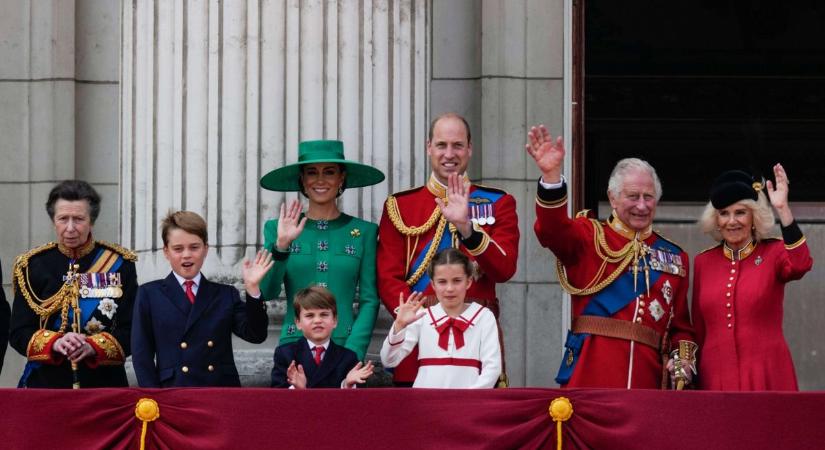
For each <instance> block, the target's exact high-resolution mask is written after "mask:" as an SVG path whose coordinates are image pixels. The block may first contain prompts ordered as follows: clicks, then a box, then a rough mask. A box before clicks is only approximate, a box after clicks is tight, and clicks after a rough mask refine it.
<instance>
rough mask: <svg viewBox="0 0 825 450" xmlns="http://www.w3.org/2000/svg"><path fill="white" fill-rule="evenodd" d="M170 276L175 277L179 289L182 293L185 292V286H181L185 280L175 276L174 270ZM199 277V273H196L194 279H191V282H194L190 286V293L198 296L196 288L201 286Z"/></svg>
mask: <svg viewBox="0 0 825 450" xmlns="http://www.w3.org/2000/svg"><path fill="white" fill-rule="evenodd" d="M172 274H174V275H175V278H176V279H177V280H178V285H179V286H180V288H181V289H183V292H186V286H184V285H183V283H185V282H186V278H183V277H182V276H180V275H178V274H176V273H175V271H174V270H173V271H172ZM201 277H202V275H201V273H200V272H198V274H197V275H195V278H192V281H194V282H195V284H193V285H192V292H193V293H195V295H198V287H199V286H200V285H201Z"/></svg>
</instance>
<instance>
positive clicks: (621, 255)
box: [556, 219, 649, 295]
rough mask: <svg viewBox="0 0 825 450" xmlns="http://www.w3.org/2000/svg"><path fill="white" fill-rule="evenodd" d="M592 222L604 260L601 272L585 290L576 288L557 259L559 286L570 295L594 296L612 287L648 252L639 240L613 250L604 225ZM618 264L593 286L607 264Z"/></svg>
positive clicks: (600, 253) (596, 244)
mask: <svg viewBox="0 0 825 450" xmlns="http://www.w3.org/2000/svg"><path fill="white" fill-rule="evenodd" d="M590 221H591V222H592V223H593V235H594V236H593V237H594V239H593V240H594V241H595V242H594V247H595V249H596V254H597V255H598V256H599V258H601V260H602V265H601V267H599V271H598V272H597V273H596V275H595V276H594V277H593V279H592V280H590V282H589V283H587V285H586V286H585V287H583V288H576V287H574V286H573V285H572V284H570V280H568V279H567V271H566V270H565V268H564V264H562V262H561V260H559V259H558V258H556V272H557V273H558V276H559V284H560V285H561V287H562V288H564V290H565V291H567V292H568V293H569V294H570V295H592V294H595V293H597V292H599V291H601V290H602V289H604V288H605V287H607V286H608V285H610V283H612V282H613V281H615V280H616V278H618V277H619V275H621V274H622V272H624V270H625V269H626V268H627V266H628V265H630V263H631V262H636V263H637V264H638V260H639V258H640V257H642V256H644V253H645V252H646V250H645V249H644V246H643V245H642V242H640V241H639V240H637V239H632V240H631V241H630V242H628V243H627V244H626V245H625V246H624V247H622V248H621V249H620V250H612V249H611V248H610V246H609V245H607V240H605V237H604V230H603V229H602V224H601V223H599V221H597V220H594V219H590ZM602 252H604V253H602ZM605 253H606V255H605ZM617 262H619V267H617V268H616V270H614V271H613V272H612V273H611V274H610V275H608V276H607V278H605V279H603V280H602V281H600V282H598V283H597V284H596V285H595V286H593V284H594V283H596V280H598V279H599V278H601V276H602V274H604V269H605V268H606V267H607V264H608V263H617ZM648 288H649V287H648Z"/></svg>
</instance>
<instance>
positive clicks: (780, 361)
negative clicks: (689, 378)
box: [692, 164, 813, 391]
mask: <svg viewBox="0 0 825 450" xmlns="http://www.w3.org/2000/svg"><path fill="white" fill-rule="evenodd" d="M773 172H774V178H775V180H776V182H775V184H774V183H772V182H771V181H768V182H767V183H766V185H767V186H766V187H767V194H768V195H767V197H768V198H766V196H765V191H764V190H763V189H762V183H761V182H755V181H754V179H753V177H752V176H751V175H750V174H748V173H746V172H743V171H739V170H732V171H728V172H725V173H723V174H722V175H721V176H719V178H717V179H716V180H715V181H714V183H713V186H712V187H711V191H710V203H708V205H707V207H706V208H705V212H704V214H703V215H702V219H701V220H700V221H699V224H700V226H701V228H702V231H704V232H705V233H707V234H709V235H710V236H711V237H712V238H713V239H714V240H715V241H717V242H719V243H718V244H717V245H716V246H714V247H712V248H710V249H708V250H705V251H704V252H702V253H700V254H699V255H697V256H696V259H695V272H694V277H693V305H692V308H693V321H694V326H695V329H696V338H697V341H698V344H699V350H700V351H701V353H702V356H701V357H700V358H699V386H700V387H701V388H702V389H712V390H723V391H759V390H783V391H784V390H794V391H795V390H798V386H797V382H796V372H795V371H794V365H793V359H792V358H791V353H790V351H789V350H788V344H787V343H786V342H785V337H784V336H783V334H782V315H783V303H784V297H785V284H787V283H788V282H790V281H793V280H798V279H800V278H802V276H803V275H805V273H807V272H808V271H809V270H811V267H812V265H813V260H812V259H811V254H810V252H809V250H808V244H807V243H806V242H805V236H804V235H803V234H802V231H801V230H800V229H799V226H798V225H797V224H796V222H795V221H794V218H793V214H792V213H791V209H790V207H789V206H788V185H789V184H790V183H789V182H788V176H787V175H786V173H785V169H784V168H783V167H782V165H781V164H776V165H775V166H774V167H773ZM768 200H770V204H769V203H768ZM771 206H773V211H772V210H771ZM774 211H776V216H778V217H779V222H780V225H781V230H782V239H775V238H771V237H769V236H770V234H771V230H772V228H773V226H774V221H775V218H774Z"/></svg>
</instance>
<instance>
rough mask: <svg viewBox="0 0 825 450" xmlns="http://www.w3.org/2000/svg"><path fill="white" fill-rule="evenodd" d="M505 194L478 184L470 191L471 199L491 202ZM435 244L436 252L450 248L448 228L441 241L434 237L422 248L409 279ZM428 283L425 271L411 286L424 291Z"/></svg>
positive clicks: (411, 268) (416, 290)
mask: <svg viewBox="0 0 825 450" xmlns="http://www.w3.org/2000/svg"><path fill="white" fill-rule="evenodd" d="M503 196H504V193H502V192H491V191H487V190H484V189H483V188H480V187H478V186H476V189H475V190H474V191H473V192H470V198H471V199H472V198H475V199H485V200H487V203H490V204H494V203H495V202H496V201H498V199H500V198H501V197H503ZM447 226H449V225H447ZM433 236H435V235H433ZM433 245H437V247H436V250H435V252H436V253H438V252H440V251H441V250H444V249H445V248H449V247H450V246H451V245H452V235H451V234H450V233H449V232H448V231H447V230H445V231H444V234H442V235H441V241H439V242H438V243H436V244H434V243H433V239H430V240H429V241H428V242H427V243H426V244H425V246H424V248H423V249H422V250H421V252H420V253H419V254H418V256H417V257H416V258H415V260H414V261H413V263H412V265H410V270H409V271H408V272H407V279H409V278H410V277H411V276H412V274H414V273H415V271H416V270H418V267H420V266H421V264H423V263H424V256H425V255H426V254H427V252H428V251H429V250H430V248H431V247H432V246H433ZM428 284H430V275H429V274H428V273H427V272H426V271H425V272H424V274H422V275H421V278H419V279H418V281H417V282H416V283H415V284H414V285H412V286H411V288H412V290H413V291H415V292H424V290H425V289H427V285H428Z"/></svg>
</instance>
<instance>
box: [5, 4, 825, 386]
mask: <svg viewBox="0 0 825 450" xmlns="http://www.w3.org/2000/svg"><path fill="white" fill-rule="evenodd" d="M0 7H2V9H3V11H4V12H5V14H4V15H3V17H2V18H0V35H3V38H2V39H0V56H2V58H3V61H4V62H6V63H5V64H3V65H0V132H2V135H3V136H4V139H3V140H2V141H0V148H2V155H3V163H2V164H0V186H2V190H0V208H3V209H2V210H3V211H7V212H12V213H6V214H3V215H2V216H0V227H2V230H3V239H2V241H1V242H0V258H2V261H3V263H4V277H3V281H4V283H5V285H4V288H5V289H6V292H7V294H8V293H10V288H9V274H10V267H11V263H12V260H13V258H14V256H15V255H17V254H19V253H21V252H23V251H25V250H26V249H28V248H30V247H32V246H34V245H37V244H39V243H42V242H45V241H49V240H53V231H52V229H51V228H50V223H49V221H48V217H47V216H46V214H45V211H44V208H43V204H44V202H45V198H46V194H47V192H48V190H49V189H50V188H51V186H52V185H53V184H54V183H55V182H56V181H59V180H62V179H67V178H82V179H86V180H88V181H90V182H91V183H92V184H93V185H94V186H95V187H96V188H97V189H98V190H99V191H100V192H101V194H102V195H103V197H104V200H103V211H102V214H101V216H100V218H99V219H98V223H97V224H96V226H95V233H94V234H95V237H97V238H99V239H107V240H113V241H118V242H120V243H122V244H123V245H125V246H127V247H131V248H133V249H135V250H136V251H137V252H138V254H139V256H140V261H139V264H138V273H139V277H140V281H141V282H145V281H148V280H151V279H155V278H158V277H161V276H164V275H165V274H166V273H167V271H168V265H167V263H166V261H165V259H164V258H163V254H162V251H161V248H162V242H161V239H160V235H159V229H158V222H159V218H161V217H162V216H163V215H164V214H165V213H166V211H167V210H168V209H170V208H185V209H190V210H193V211H196V212H198V213H200V214H202V215H203V216H204V217H205V218H206V219H207V222H208V224H209V230H210V240H211V242H210V244H211V248H210V255H209V258H208V259H207V262H206V265H205V266H204V273H205V274H206V275H207V276H208V277H210V278H211V279H215V280H218V281H223V282H230V283H237V282H238V274H239V272H240V270H239V267H240V264H241V261H242V260H243V258H244V257H247V256H250V255H252V254H253V253H254V251H255V250H256V249H257V248H259V247H260V246H261V244H262V243H263V238H262V227H263V224H264V222H265V221H266V220H268V219H270V218H272V217H273V216H275V215H276V214H277V210H278V207H279V205H280V204H281V202H283V201H284V200H285V199H290V198H292V197H291V196H290V195H287V196H286V197H285V196H284V195H283V194H280V193H273V192H269V191H263V190H261V189H260V188H259V187H258V179H259V178H260V176H261V175H262V174H264V173H266V172H267V171H268V170H271V169H272V168H274V167H278V166H280V165H282V164H285V163H291V162H294V161H295V159H296V157H297V151H296V149H297V144H298V142H299V141H301V140H307V139H341V140H343V141H344V143H345V149H346V154H347V157H349V158H352V159H358V160H360V161H362V162H365V163H368V164H371V165H374V166H376V167H378V168H380V169H381V170H382V171H384V172H385V173H386V174H387V181H386V182H385V183H382V184H379V185H377V186H374V187H371V188H366V189H360V190H351V191H347V192H345V194H344V195H343V198H342V199H341V207H342V210H344V211H346V212H347V213H349V214H352V215H356V216H359V217H362V218H364V219H366V220H371V221H375V222H377V221H378V219H379V217H380V213H381V206H382V203H383V201H384V199H385V198H386V196H387V194H389V193H391V192H395V191H400V190H404V189H408V188H410V187H412V186H415V185H419V184H422V183H423V182H424V181H425V179H426V177H427V175H428V168H429V165H428V161H427V158H426V153H425V140H426V133H427V127H428V124H429V118H431V117H433V116H435V115H437V114H439V113H442V112H447V111H455V112H458V113H460V114H462V115H464V116H465V117H467V119H468V121H469V122H470V125H471V127H472V129H473V143H474V149H475V152H474V158H473V161H472V164H471V167H470V169H469V174H470V177H471V178H472V179H474V180H477V181H479V182H482V183H484V184H489V185H492V186H497V187H501V188H503V189H505V190H507V191H509V192H510V193H512V194H513V195H514V196H515V197H516V199H517V202H518V215H519V225H520V228H521V232H522V240H521V244H520V256H519V265H518V271H517V272H516V275H515V276H514V277H513V279H512V280H511V281H510V282H508V283H506V284H504V285H501V286H499V291H498V296H499V298H500V299H501V305H502V327H503V330H504V335H505V345H506V349H507V367H508V372H509V376H510V379H511V382H512V384H513V385H514V386H554V385H555V384H554V382H553V377H554V375H555V371H556V368H557V367H558V364H559V361H560V358H561V343H562V338H563V335H564V333H565V331H564V330H566V328H567V325H568V322H569V319H567V317H568V316H569V299H568V298H567V297H566V296H565V295H564V294H563V292H562V290H561V289H560V287H559V286H558V283H557V280H556V278H555V274H554V270H553V267H554V261H553V257H552V255H551V254H550V253H549V252H548V251H547V250H545V249H542V248H540V247H539V246H538V244H537V241H536V239H535V236H534V235H533V232H532V224H533V221H534V212H533V209H534V207H533V201H534V200H533V199H534V191H535V180H536V179H537V177H538V172H537V171H536V169H535V168H534V167H533V164H532V162H531V161H530V160H529V159H527V158H525V153H524V150H523V146H524V141H525V136H526V132H527V129H528V127H529V126H530V125H532V124H536V123H544V124H548V126H549V127H550V129H551V132H552V133H553V134H564V135H566V136H569V135H570V134H571V113H570V111H571V107H572V105H571V103H572V102H571V78H572V77H571V70H572V66H571V33H572V31H571V30H572V28H571V15H572V13H571V11H572V8H573V2H572V0H506V1H505V0H372V1H355V0H255V1H252V0H249V1H243V0H224V1H218V0H201V1H189V2H153V1H146V0H131V1H130V0H123V1H121V2H119V3H118V2H111V1H104V0H75V1H73V2H68V1H67V2H64V1H60V2H57V1H55V2H18V1H14V0H3V1H2V2H0ZM570 164H571V162H570V161H568V162H567V169H570ZM665 183H666V180H665ZM691 208H693V209H691ZM694 210H695V208H694V207H692V206H690V205H669V206H668V207H665V208H663V209H662V211H663V213H660V216H659V217H660V218H661V219H662V221H661V227H662V228H663V230H664V231H665V233H666V234H668V235H670V236H672V237H673V238H674V239H675V240H677V241H681V242H684V243H686V248H687V249H688V250H689V251H690V252H691V253H693V252H695V251H696V250H698V249H701V248H702V246H703V245H704V241H703V240H702V237H701V236H699V234H698V231H696V229H695V227H694V226H693V225H691V224H690V223H689V220H686V219H687V218H692V214H693V213H694ZM804 228H805V231H806V232H808V233H809V235H810V239H811V241H812V242H822V240H823V238H825V236H824V235H825V231H823V230H825V229H824V228H822V227H821V226H816V225H806V226H805V227H804ZM814 249H815V258H817V257H818V256H822V254H823V251H822V250H821V246H820V249H817V248H816V245H815V244H814ZM815 270H816V271H817V273H813V274H810V275H809V276H808V278H807V279H806V280H807V282H806V283H805V284H799V285H797V286H794V287H792V288H791V289H790V290H789V294H788V297H789V301H788V302H787V308H786V311H787V315H788V317H786V325H787V326H786V333H787V335H788V340H789V342H790V343H791V346H792V349H793V351H794V356H795V358H796V360H797V366H798V370H799V372H800V382H801V385H802V386H803V388H807V389H816V388H818V389H821V388H823V386H825V381H823V380H822V379H821V377H820V376H819V375H818V374H819V373H820V372H821V371H822V369H823V368H825V362H823V359H822V356H821V355H819V356H818V355H817V350H818V349H819V348H820V347H821V345H822V344H821V342H822V341H823V339H821V336H822V333H823V332H822V331H821V330H819V329H818V327H819V325H818V324H819V323H821V320H822V319H823V307H822V306H821V305H817V304H816V303H815V302H814V301H813V300H811V301H805V302H801V303H800V302H796V301H795V297H806V298H811V297H815V298H818V297H821V296H822V295H821V294H822V291H823V287H822V283H821V281H818V280H821V279H822V270H821V269H819V268H818V267H817V268H815ZM800 304H801V305H802V306H803V308H802V309H801V310H800V309H798V305H800ZM272 306H273V307H272V308H270V311H271V314H272V316H273V318H272V323H273V325H272V328H271V330H270V338H269V339H268V340H267V342H266V343H265V344H262V345H259V346H251V345H246V344H244V343H241V342H238V343H237V347H236V348H237V349H238V352H237V356H236V359H237V360H238V363H239V366H240V368H241V371H242V372H243V373H242V377H243V379H244V383H245V384H247V385H260V384H263V383H266V379H267V376H268V370H269V367H270V361H271V354H272V349H273V348H274V346H275V345H276V344H277V336H278V334H279V332H280V328H279V327H280V323H281V320H282V317H283V308H284V305H283V302H280V301H276V302H273V305H272ZM807 308H810V310H808V309H807ZM811 311H813V312H814V314H810V312H811ZM817 317H818V318H819V319H817ZM817 320H819V321H818V322H817ZM390 321H391V319H390V317H389V315H388V314H387V313H386V311H383V310H382V312H381V314H380V316H379V321H378V324H377V327H376V332H375V336H374V339H373V342H372V344H371V346H370V351H369V353H370V355H369V356H371V357H372V358H373V359H375V358H377V353H378V349H379V348H380V342H381V340H382V339H383V337H384V335H385V334H386V330H387V327H388V326H389V324H390ZM817 335H818V336H820V339H814V337H815V336H817ZM22 366H23V359H22V358H21V357H19V355H17V354H16V353H15V352H14V351H13V350H11V351H10V352H8V354H7V356H6V365H5V370H4V372H3V374H2V377H0V383H1V385H3V386H12V385H14V384H15V382H16V379H17V377H18V375H19V373H20V370H21V368H22Z"/></svg>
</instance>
